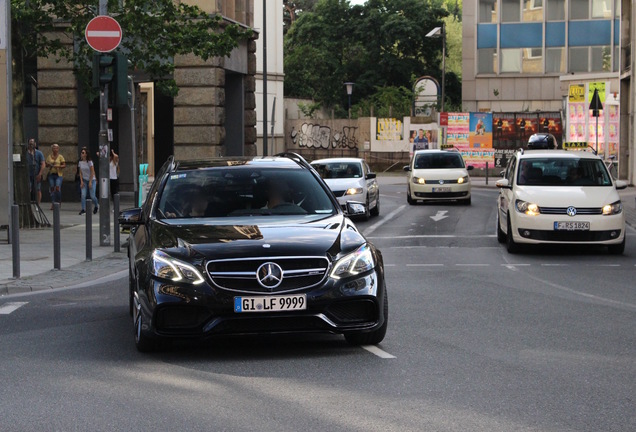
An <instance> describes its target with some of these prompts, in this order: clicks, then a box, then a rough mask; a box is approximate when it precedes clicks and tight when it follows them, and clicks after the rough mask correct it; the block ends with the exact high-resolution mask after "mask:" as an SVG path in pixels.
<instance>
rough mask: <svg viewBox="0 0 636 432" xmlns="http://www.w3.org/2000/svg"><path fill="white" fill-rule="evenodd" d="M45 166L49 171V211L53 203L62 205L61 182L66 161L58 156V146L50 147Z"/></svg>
mask: <svg viewBox="0 0 636 432" xmlns="http://www.w3.org/2000/svg"><path fill="white" fill-rule="evenodd" d="M45 164H46V167H47V168H48V169H49V174H48V180H49V192H50V193H51V210H53V203H56V202H57V203H60V205H61V204H62V181H64V176H63V175H64V168H66V161H65V160H64V156H62V155H61V154H60V146H59V145H58V144H53V145H52V146H51V154H50V155H48V156H47V158H46V161H45Z"/></svg>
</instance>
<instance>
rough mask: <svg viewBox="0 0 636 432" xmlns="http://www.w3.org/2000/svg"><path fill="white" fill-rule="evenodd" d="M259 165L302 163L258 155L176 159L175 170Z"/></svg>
mask: <svg viewBox="0 0 636 432" xmlns="http://www.w3.org/2000/svg"><path fill="white" fill-rule="evenodd" d="M246 165H251V166H255V165H258V166H259V167H262V168H274V167H278V168H280V167H285V168H301V167H302V163H301V162H299V161H296V160H294V159H292V158H290V157H286V156H256V157H243V156H236V157H219V158H211V159H197V160H175V161H174V168H173V171H189V170H196V169H204V168H219V167H225V168H231V167H239V166H246Z"/></svg>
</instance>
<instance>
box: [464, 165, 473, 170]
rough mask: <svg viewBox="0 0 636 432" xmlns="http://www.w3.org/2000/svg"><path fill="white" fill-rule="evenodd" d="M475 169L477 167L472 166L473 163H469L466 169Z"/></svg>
mask: <svg viewBox="0 0 636 432" xmlns="http://www.w3.org/2000/svg"><path fill="white" fill-rule="evenodd" d="M474 169H475V167H474V166H472V165H468V166H467V167H466V171H472V170H474Z"/></svg>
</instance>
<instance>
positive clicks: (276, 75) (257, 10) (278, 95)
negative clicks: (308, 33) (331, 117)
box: [254, 0, 285, 155]
mask: <svg viewBox="0 0 636 432" xmlns="http://www.w3.org/2000/svg"><path fill="white" fill-rule="evenodd" d="M263 3H265V2H264V1H262V0H255V3H254V28H255V29H256V31H258V32H259V38H258V39H257V40H256V133H257V142H256V148H257V152H258V154H259V155H262V154H263V152H264V149H263V133H264V132H265V133H266V134H267V147H268V148H267V154H269V155H271V154H275V153H280V152H283V151H284V150H285V138H284V136H283V134H284V130H285V110H284V100H283V99H284V95H283V90H284V88H283V87H284V85H283V84H284V77H285V74H284V72H283V4H282V2H272V3H275V4H278V6H279V7H269V8H267V10H266V13H265V16H264V17H265V20H263ZM265 32H266V33H267V34H265ZM265 40H267V45H266V46H265V45H264V41H265ZM265 47H266V48H267V70H266V72H267V98H264V97H263V90H264V88H265V79H264V78H265V74H264V72H265V68H264V66H265V63H264V59H265V56H264V54H265V51H264V48H265ZM265 101H267V104H266V107H267V109H266V110H265V109H263V106H264V104H265ZM265 114H267V118H265Z"/></svg>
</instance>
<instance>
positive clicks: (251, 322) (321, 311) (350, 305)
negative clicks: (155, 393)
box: [142, 271, 385, 338]
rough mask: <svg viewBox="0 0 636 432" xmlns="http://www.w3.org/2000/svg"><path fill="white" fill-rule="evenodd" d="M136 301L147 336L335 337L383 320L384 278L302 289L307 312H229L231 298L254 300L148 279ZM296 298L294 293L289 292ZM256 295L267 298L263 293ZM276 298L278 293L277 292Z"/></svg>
mask: <svg viewBox="0 0 636 432" xmlns="http://www.w3.org/2000/svg"><path fill="white" fill-rule="evenodd" d="M149 285H150V286H149V287H148V290H147V291H146V293H145V294H146V295H145V297H146V298H145V299H142V305H143V306H144V307H142V310H145V311H146V314H147V318H148V321H145V322H149V323H150V326H149V330H150V336H154V337H175V338H206V337H212V336H215V335H249V334H279V333H336V334H342V333H346V332H348V331H372V330H374V329H376V328H378V327H379V326H381V325H382V324H383V322H384V319H385V317H384V315H383V308H382V306H381V305H382V304H383V300H384V296H385V286H384V280H383V278H382V277H381V274H380V273H379V272H376V271H371V272H368V273H367V274H365V275H364V276H361V277H356V278H351V279H347V280H343V281H335V280H333V279H330V278H328V279H327V281H326V282H325V284H323V285H321V286H318V287H314V288H312V289H310V290H308V291H302V293H304V294H306V295H307V309H306V310H300V311H281V312H251V313H250V312H246V313H237V312H235V311H234V297H235V296H242V295H243V296H245V295H248V296H254V295H259V294H254V293H250V294H242V293H235V292H229V291H226V290H222V289H219V288H217V287H214V286H212V285H208V284H207V283H205V284H201V285H200V286H197V287H193V286H191V285H176V284H171V283H167V282H166V281H160V280H155V279H152V280H151V281H150V284H149ZM294 294H297V292H294ZM260 295H264V296H267V294H266V293H261V294H260ZM277 295H280V293H277Z"/></svg>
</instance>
